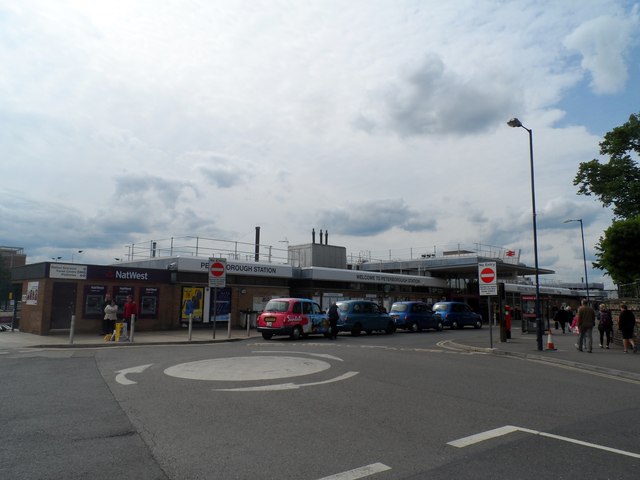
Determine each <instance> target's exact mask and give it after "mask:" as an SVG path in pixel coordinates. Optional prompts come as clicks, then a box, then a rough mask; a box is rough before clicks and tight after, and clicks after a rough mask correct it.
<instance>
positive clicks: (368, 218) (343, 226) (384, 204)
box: [319, 199, 436, 237]
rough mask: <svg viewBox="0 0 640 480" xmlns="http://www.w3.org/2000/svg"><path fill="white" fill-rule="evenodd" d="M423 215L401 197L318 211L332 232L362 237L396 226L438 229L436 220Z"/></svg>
mask: <svg viewBox="0 0 640 480" xmlns="http://www.w3.org/2000/svg"><path fill="white" fill-rule="evenodd" d="M420 217H421V215H420V214H418V213H417V212H415V211H413V210H412V209H411V208H409V207H408V206H407V205H406V204H405V202H404V201H403V200H402V199H379V200H371V201H368V202H363V203H358V204H353V205H349V207H348V208H339V209H336V210H334V211H328V210H323V211H321V212H320V213H319V219H320V224H322V225H325V226H326V228H327V229H328V230H330V231H331V232H332V233H338V234H342V235H354V236H359V237H361V236H368V235H378V234H381V233H384V232H386V231H389V230H391V229H393V228H400V229H402V230H406V231H409V232H424V231H431V230H435V228H436V222H435V220H433V219H429V220H425V219H423V218H420Z"/></svg>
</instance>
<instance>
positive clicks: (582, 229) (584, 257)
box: [564, 218, 589, 303]
mask: <svg viewBox="0 0 640 480" xmlns="http://www.w3.org/2000/svg"><path fill="white" fill-rule="evenodd" d="M569 222H580V234H581V235H582V261H583V262H584V284H585V286H586V288H587V303H589V278H588V277H587V253H586V250H585V249H584V228H583V226H582V219H581V218H576V219H571V220H565V221H564V223H569Z"/></svg>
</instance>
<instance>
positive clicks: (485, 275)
mask: <svg viewBox="0 0 640 480" xmlns="http://www.w3.org/2000/svg"><path fill="white" fill-rule="evenodd" d="M497 278H498V275H497V274H496V262H478V285H479V287H480V295H485V296H486V295H498V282H497Z"/></svg>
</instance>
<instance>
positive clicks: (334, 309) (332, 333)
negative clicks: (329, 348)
mask: <svg viewBox="0 0 640 480" xmlns="http://www.w3.org/2000/svg"><path fill="white" fill-rule="evenodd" d="M327 316H328V317H329V338H332V339H336V338H338V319H339V318H340V315H339V314H338V305H337V304H336V302H333V303H332V304H331V306H330V307H329V311H328V312H327Z"/></svg>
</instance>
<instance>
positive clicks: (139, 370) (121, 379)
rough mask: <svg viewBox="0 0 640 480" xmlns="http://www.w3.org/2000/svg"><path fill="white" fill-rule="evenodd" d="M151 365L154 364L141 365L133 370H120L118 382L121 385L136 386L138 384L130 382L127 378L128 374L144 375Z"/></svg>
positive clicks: (117, 376) (117, 377) (132, 368)
mask: <svg viewBox="0 0 640 480" xmlns="http://www.w3.org/2000/svg"><path fill="white" fill-rule="evenodd" d="M151 365H153V363H150V364H149V365H139V366H137V367H131V368H125V369H124V370H118V371H117V372H116V373H117V374H118V375H116V382H118V383H119V384H121V385H135V384H136V383H138V382H134V381H133V380H129V379H128V378H127V377H126V375H127V374H128V373H142V372H144V371H145V370H146V369H147V368H149V367H150V366H151Z"/></svg>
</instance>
